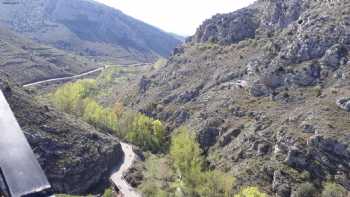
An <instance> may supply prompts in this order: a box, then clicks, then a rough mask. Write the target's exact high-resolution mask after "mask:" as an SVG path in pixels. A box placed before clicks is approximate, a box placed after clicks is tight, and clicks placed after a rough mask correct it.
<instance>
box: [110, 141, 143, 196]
mask: <svg viewBox="0 0 350 197" xmlns="http://www.w3.org/2000/svg"><path fill="white" fill-rule="evenodd" d="M120 144H121V146H122V149H123V152H124V161H123V163H122V165H121V166H120V168H119V169H118V170H116V171H115V172H114V173H113V174H112V176H111V180H112V182H113V183H114V184H115V185H116V186H117V187H118V189H119V190H120V192H121V193H122V194H123V195H124V196H125V197H141V195H140V194H139V193H137V192H136V191H135V190H134V188H133V187H131V186H130V185H129V184H128V183H127V182H126V180H125V179H124V178H123V174H124V173H125V172H126V171H127V170H128V169H129V168H130V167H131V166H132V164H133V163H134V161H135V159H136V154H135V153H134V151H133V150H132V146H131V145H130V144H126V143H123V142H121V143H120Z"/></svg>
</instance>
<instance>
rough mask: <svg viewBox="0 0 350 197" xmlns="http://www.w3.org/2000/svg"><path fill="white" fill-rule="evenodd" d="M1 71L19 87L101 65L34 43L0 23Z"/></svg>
mask: <svg viewBox="0 0 350 197" xmlns="http://www.w3.org/2000/svg"><path fill="white" fill-rule="evenodd" d="M0 53H1V56H0V70H1V71H3V72H6V73H8V74H9V75H10V76H11V77H12V79H13V80H16V81H17V82H18V83H20V84H25V83H30V82H34V81H39V80H44V79H49V78H54V77H62V76H72V75H76V74H80V73H82V72H85V71H89V70H92V69H94V68H97V67H99V66H101V65H98V64H96V63H95V62H92V61H89V60H87V59H85V58H83V57H79V56H75V55H70V54H67V53H66V52H64V51H61V50H57V49H55V48H52V47H49V46H46V45H42V44H37V43H35V42H33V41H31V40H30V39H26V38H24V37H22V36H20V35H18V34H16V33H14V32H12V31H10V30H9V29H8V27H7V26H6V25H4V24H0Z"/></svg>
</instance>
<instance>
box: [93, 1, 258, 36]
mask: <svg viewBox="0 0 350 197" xmlns="http://www.w3.org/2000/svg"><path fill="white" fill-rule="evenodd" d="M97 1H99V2H101V3H104V4H106V5H109V6H111V7H115V8H117V9H119V10H121V11H123V12H124V13H125V14H128V15H130V16H132V17H134V18H137V19H140V20H142V21H144V22H146V23H149V24H151V25H154V26H156V27H159V28H161V29H163V30H164V31H167V32H173V33H176V34H180V35H186V36H188V35H192V34H194V33H195V30H196V29H197V27H198V26H199V25H200V24H201V23H202V22H203V21H204V20H205V19H207V18H210V17H211V16H213V15H214V14H216V13H227V12H231V11H234V10H237V9H239V8H242V7H245V6H247V5H249V4H251V3H252V2H254V1H255V0H97Z"/></svg>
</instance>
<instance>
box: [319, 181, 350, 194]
mask: <svg viewBox="0 0 350 197" xmlns="http://www.w3.org/2000/svg"><path fill="white" fill-rule="evenodd" d="M346 194H347V191H346V190H345V189H344V188H343V187H342V186H340V185H338V184H336V183H326V184H325V186H324V190H323V191H322V194H321V196H322V197H346Z"/></svg>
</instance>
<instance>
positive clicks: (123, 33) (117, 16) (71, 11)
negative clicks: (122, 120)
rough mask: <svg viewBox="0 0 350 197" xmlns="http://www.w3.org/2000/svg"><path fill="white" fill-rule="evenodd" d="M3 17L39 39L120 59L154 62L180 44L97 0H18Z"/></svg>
mask: <svg viewBox="0 0 350 197" xmlns="http://www.w3.org/2000/svg"><path fill="white" fill-rule="evenodd" d="M15 1H16V2H18V3H17V4H4V3H2V4H0V20H1V21H3V22H6V23H7V24H9V25H10V26H11V27H12V29H14V30H15V31H17V32H20V33H23V34H25V35H27V36H29V37H31V38H33V39H34V40H38V41H40V42H43V43H46V44H51V45H52V46H55V47H57V48H60V49H64V50H68V51H73V52H76V53H79V54H81V55H85V56H89V57H92V58H94V59H100V60H107V61H112V62H114V63H124V64H125V63H130V62H150V61H153V60H155V59H157V57H158V56H163V57H166V56H168V55H169V54H170V52H171V51H172V49H173V48H174V47H175V46H176V45H177V44H179V43H180V41H179V40H177V39H175V38H174V37H172V36H171V35H169V34H167V33H165V32H163V31H161V30H159V29H157V28H155V27H152V26H150V25H147V24H145V23H143V22H141V21H138V20H136V19H133V18H131V17H129V16H127V15H125V14H123V13H122V12H121V11H119V10H116V9H113V8H110V7H107V6H104V5H102V4H99V3H97V2H95V1H92V0H75V1H66V0H15Z"/></svg>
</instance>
